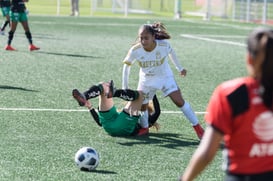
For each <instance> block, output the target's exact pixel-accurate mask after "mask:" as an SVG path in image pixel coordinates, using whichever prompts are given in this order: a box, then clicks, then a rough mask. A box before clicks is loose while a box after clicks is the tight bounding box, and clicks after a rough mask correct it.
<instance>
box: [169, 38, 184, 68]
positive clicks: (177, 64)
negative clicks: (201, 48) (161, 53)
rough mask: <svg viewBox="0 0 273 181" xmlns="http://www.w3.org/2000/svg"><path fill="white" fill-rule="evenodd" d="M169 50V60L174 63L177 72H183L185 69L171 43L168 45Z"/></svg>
mask: <svg viewBox="0 0 273 181" xmlns="http://www.w3.org/2000/svg"><path fill="white" fill-rule="evenodd" d="M167 49H168V54H169V58H170V60H171V61H172V63H173V64H174V66H175V68H176V70H178V71H179V72H181V71H182V70H183V67H182V66H181V64H180V62H179V60H178V58H177V56H176V53H175V51H174V49H173V48H172V46H171V45H170V44H169V43H168V44H167Z"/></svg>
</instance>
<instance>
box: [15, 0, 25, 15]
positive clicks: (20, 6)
mask: <svg viewBox="0 0 273 181" xmlns="http://www.w3.org/2000/svg"><path fill="white" fill-rule="evenodd" d="M25 10H26V6H25V2H24V1H23V0H11V11H12V12H18V13H23V12H25Z"/></svg>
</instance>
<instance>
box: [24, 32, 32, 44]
mask: <svg viewBox="0 0 273 181" xmlns="http://www.w3.org/2000/svg"><path fill="white" fill-rule="evenodd" d="M25 35H26V37H27V39H28V42H29V44H32V36H31V33H30V32H29V31H27V32H25Z"/></svg>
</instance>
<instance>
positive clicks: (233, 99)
mask: <svg viewBox="0 0 273 181" xmlns="http://www.w3.org/2000/svg"><path fill="white" fill-rule="evenodd" d="M259 87H260V85H259V82H258V81H257V80H255V79H254V78H251V77H245V78H238V79H235V80H231V81H227V82H224V83H222V84H221V85H219V86H218V87H217V88H216V89H215V91H214V93H213V95H212V97H211V100H210V102H209V105H208V108H207V112H208V114H206V116H205V120H206V121H207V123H208V124H209V125H211V126H213V127H214V128H215V129H217V130H218V131H220V132H221V133H223V135H224V141H225V149H224V156H225V159H226V164H225V165H226V170H227V172H229V173H233V174H256V173H257V174H258V173H263V172H268V171H273V113H272V109H269V108H267V107H266V106H265V105H264V104H263V100H262V98H261V97H260V95H259Z"/></svg>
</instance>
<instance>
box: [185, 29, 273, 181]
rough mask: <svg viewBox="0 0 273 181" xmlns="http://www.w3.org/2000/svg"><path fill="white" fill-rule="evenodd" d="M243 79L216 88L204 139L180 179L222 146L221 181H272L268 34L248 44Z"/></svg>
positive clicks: (258, 32) (271, 46)
mask: <svg viewBox="0 0 273 181" xmlns="http://www.w3.org/2000/svg"><path fill="white" fill-rule="evenodd" d="M247 49H248V51H247V55H246V65H247V70H248V76H246V77H242V78H237V79H234V80H230V81H227V82H224V83H222V84H220V85H219V86H218V87H217V88H216V89H215V91H214V93H213V94H212V97H211V99H210V102H209V104H208V108H207V112H208V114H207V115H206V116H205V119H206V121H207V123H208V127H207V129H206V131H205V134H204V137H203V139H202V141H201V143H200V145H199V147H198V148H197V150H196V151H195V153H194V155H193V156H192V159H191V161H190V163H189V165H188V167H187V168H186V170H185V171H184V173H183V175H182V176H181V178H180V180H183V181H191V180H193V179H194V178H195V177H197V175H198V174H200V172H201V171H202V170H203V169H204V168H205V167H206V166H207V165H208V164H209V162H210V161H211V160H212V159H213V157H214V156H215V154H216V152H217V150H218V148H219V145H220V143H221V141H224V145H225V148H224V150H223V153H224V154H223V155H224V157H225V162H224V169H225V171H226V177H225V181H272V180H273V113H272V107H273V30H271V29H265V28H257V29H255V30H254V31H253V32H252V33H250V35H249V36H248V39H247Z"/></svg>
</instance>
